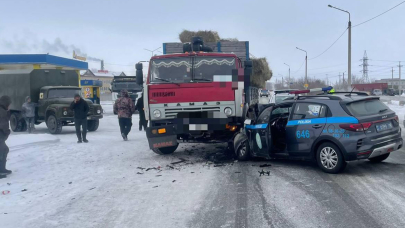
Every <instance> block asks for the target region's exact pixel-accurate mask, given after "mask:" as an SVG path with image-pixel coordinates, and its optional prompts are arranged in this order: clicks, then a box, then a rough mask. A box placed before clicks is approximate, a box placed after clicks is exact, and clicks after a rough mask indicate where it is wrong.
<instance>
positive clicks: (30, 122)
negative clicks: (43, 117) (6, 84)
mask: <svg viewBox="0 0 405 228" xmlns="http://www.w3.org/2000/svg"><path fill="white" fill-rule="evenodd" d="M35 107H37V104H36V103H34V102H31V97H30V96H28V97H26V98H25V103H24V104H23V105H22V109H21V113H22V116H23V117H24V118H25V122H26V123H27V128H28V133H31V132H32V131H33V130H35Z"/></svg>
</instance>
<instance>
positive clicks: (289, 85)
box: [284, 63, 291, 89]
mask: <svg viewBox="0 0 405 228" xmlns="http://www.w3.org/2000/svg"><path fill="white" fill-rule="evenodd" d="M284 65H287V66H288V88H289V89H291V88H290V87H291V78H290V65H288V64H287V63H284Z"/></svg>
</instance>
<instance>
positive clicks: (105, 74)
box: [81, 69, 126, 94]
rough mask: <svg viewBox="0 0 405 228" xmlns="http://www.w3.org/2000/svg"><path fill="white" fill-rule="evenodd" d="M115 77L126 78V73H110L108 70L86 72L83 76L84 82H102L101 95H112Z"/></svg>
mask: <svg viewBox="0 0 405 228" xmlns="http://www.w3.org/2000/svg"><path fill="white" fill-rule="evenodd" d="M114 76H126V75H125V73H124V72H121V73H117V72H109V71H108V70H97V71H96V70H94V69H93V70H86V71H85V72H83V73H82V74H81V79H83V80H99V81H101V82H102V86H101V88H100V93H102V94H103V93H111V91H110V88H111V81H112V80H113V78H114Z"/></svg>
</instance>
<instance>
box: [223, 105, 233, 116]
mask: <svg viewBox="0 0 405 228" xmlns="http://www.w3.org/2000/svg"><path fill="white" fill-rule="evenodd" d="M224 113H225V115H227V116H230V115H232V109H231V108H229V107H228V108H225V109H224Z"/></svg>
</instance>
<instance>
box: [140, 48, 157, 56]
mask: <svg viewBox="0 0 405 228" xmlns="http://www.w3.org/2000/svg"><path fill="white" fill-rule="evenodd" d="M158 49H160V47H158V48H156V49H155V50H153V51H152V50H149V49H146V48H144V50H145V51H149V52H150V53H152V56H153V53H154V52H155V51H157V50H158Z"/></svg>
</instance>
